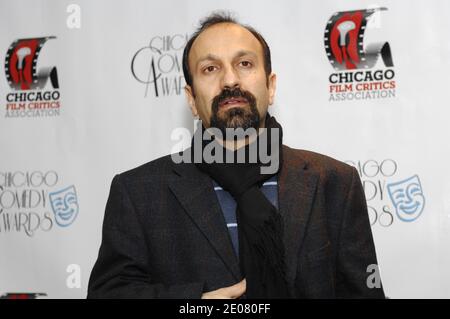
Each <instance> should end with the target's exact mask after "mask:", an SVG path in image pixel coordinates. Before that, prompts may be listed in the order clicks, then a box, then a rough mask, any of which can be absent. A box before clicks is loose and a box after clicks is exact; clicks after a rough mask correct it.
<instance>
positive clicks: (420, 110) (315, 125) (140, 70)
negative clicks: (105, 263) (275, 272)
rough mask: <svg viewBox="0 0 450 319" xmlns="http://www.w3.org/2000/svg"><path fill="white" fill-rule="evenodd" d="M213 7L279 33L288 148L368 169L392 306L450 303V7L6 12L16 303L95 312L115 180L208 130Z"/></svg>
mask: <svg viewBox="0 0 450 319" xmlns="http://www.w3.org/2000/svg"><path fill="white" fill-rule="evenodd" d="M214 10H228V11H231V12H233V13H234V14H235V16H236V17H237V18H238V19H239V21H241V22H243V23H245V24H249V25H252V26H253V27H255V28H256V29H257V30H258V31H260V32H261V33H262V34H263V36H265V38H266V40H267V42H268V44H269V46H270V48H271V51H272V61H273V62H272V63H273V70H274V72H275V73H276V74H277V76H278V82H277V94H276V100H275V103H274V105H273V106H271V108H270V109H269V111H270V112H271V113H272V114H274V115H275V116H276V117H277V119H278V120H279V122H280V123H281V124H282V125H283V127H284V133H285V143H286V144H287V145H289V146H291V147H295V148H301V149H307V150H312V151H315V152H319V153H323V154H327V155H329V156H332V157H334V158H337V159H339V160H341V161H343V162H346V163H349V164H350V165H353V166H355V167H356V168H357V170H358V172H359V174H360V177H361V180H362V182H363V185H364V189H365V194H366V199H367V203H368V207H369V217H370V220H371V223H372V231H373V234H374V239H375V244H376V250H377V254H378V259H379V265H380V272H381V277H382V281H383V284H384V288H385V292H386V295H387V296H388V297H390V298H450V272H449V269H450V170H449V165H450V164H449V163H450V161H449V160H450V143H449V142H448V140H449V138H450V129H449V126H450V125H449V120H450V109H449V105H450V104H449V96H448V93H449V92H450V40H449V39H450V20H449V19H448V13H449V12H450V2H448V1H446V0H440V1H439V0H434V1H423V0H420V1H419V0H417V1H407V0H403V1H400V0H395V1H394V0H391V1H388V0H385V1H378V2H374V1H364V0H358V1H356V0H355V1H350V0H348V1H336V0H327V1H324V0H322V1H312V0H301V1H298V0H292V1H288V0H285V1H242V0H239V1H235V0H220V1H219V0H218V1H208V0H189V1H175V0H166V1H156V0H155V1H153V0H133V1H125V0H115V1H107V0H94V1H92V0H89V1H88V0H84V1H82V0H79V1H61V0H40V1H31V0H29V1H23V0H14V1H12V0H9V1H8V0H2V1H1V2H0V25H1V28H0V35H1V36H0V61H2V63H1V68H0V133H1V134H0V154H1V156H0V296H2V297H3V298H8V297H9V298H19V297H20V298H34V297H40V298H85V296H86V291H87V284H88V279H89V275H90V272H91V269H92V266H93V264H94V262H95V260H96V258H97V253H98V248H99V245H100V241H101V226H102V221H103V214H104V209H105V204H106V200H107V196H108V193H109V187H110V183H111V180H112V178H113V176H114V175H115V174H116V173H119V172H123V171H125V170H128V169H130V168H133V167H136V166H139V165H141V164H143V163H145V162H148V161H150V160H153V159H156V158H158V157H160V156H163V155H166V154H169V153H170V152H171V150H172V147H173V146H174V145H175V144H176V143H177V142H178V141H174V140H172V139H171V133H172V132H173V131H174V130H175V129H176V128H179V127H185V128H188V129H189V130H191V131H192V130H193V129H194V121H193V118H192V116H191V113H190V111H189V108H188V105H187V102H186V98H185V96H184V90H183V87H184V85H185V81H184V78H183V74H182V66H181V61H182V52H183V48H184V46H185V44H186V41H187V39H188V37H189V36H190V35H191V34H192V33H193V32H194V30H195V29H196V27H197V26H198V22H199V20H200V19H201V18H202V17H204V16H206V15H207V14H209V13H211V12H212V11H214ZM370 271H371V270H370V269H368V275H370Z"/></svg>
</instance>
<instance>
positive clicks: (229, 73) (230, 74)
mask: <svg viewBox="0 0 450 319" xmlns="http://www.w3.org/2000/svg"><path fill="white" fill-rule="evenodd" d="M239 84H240V79H239V74H238V73H237V72H236V70H235V69H234V68H233V67H231V66H227V67H225V68H224V72H223V77H222V87H229V88H233V87H236V86H239Z"/></svg>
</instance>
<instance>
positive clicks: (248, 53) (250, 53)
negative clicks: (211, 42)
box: [197, 50, 256, 66]
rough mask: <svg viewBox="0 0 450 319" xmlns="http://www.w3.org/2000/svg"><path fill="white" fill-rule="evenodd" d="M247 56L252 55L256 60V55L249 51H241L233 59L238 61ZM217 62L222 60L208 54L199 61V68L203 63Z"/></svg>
mask: <svg viewBox="0 0 450 319" xmlns="http://www.w3.org/2000/svg"><path fill="white" fill-rule="evenodd" d="M245 55H251V56H253V57H255V58H256V54H255V53H254V52H252V51H247V50H240V51H238V52H237V53H236V54H235V55H234V57H233V59H237V58H240V57H243V56H245ZM216 60H220V58H219V57H218V56H217V55H214V54H207V55H205V56H204V57H202V58H200V59H199V60H198V61H197V66H198V65H199V64H200V63H201V62H203V61H216Z"/></svg>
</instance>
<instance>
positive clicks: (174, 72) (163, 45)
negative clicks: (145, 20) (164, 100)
mask: <svg viewBox="0 0 450 319" xmlns="http://www.w3.org/2000/svg"><path fill="white" fill-rule="evenodd" d="M187 41H188V35H187V34H174V35H165V36H155V37H153V38H151V39H150V41H149V43H148V45H145V46H144V47H142V48H140V49H139V50H137V51H136V53H135V54H134V55H133V59H132V60H131V74H132V75H133V77H134V78H135V79H136V81H138V82H139V83H141V84H142V85H143V86H144V88H145V93H144V97H147V96H148V94H149V92H151V93H152V95H153V96H154V97H162V96H177V95H180V94H181V92H182V90H181V89H182V88H183V87H184V84H185V82H184V76H183V67H182V61H183V50H184V46H185V45H186V42H187Z"/></svg>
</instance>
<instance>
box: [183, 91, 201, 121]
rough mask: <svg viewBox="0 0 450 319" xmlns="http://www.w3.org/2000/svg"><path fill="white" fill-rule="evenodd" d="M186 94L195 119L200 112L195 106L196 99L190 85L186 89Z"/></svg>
mask: <svg viewBox="0 0 450 319" xmlns="http://www.w3.org/2000/svg"><path fill="white" fill-rule="evenodd" d="M184 93H185V94H186V98H187V101H188V103H189V108H190V109H191V112H192V115H193V116H194V117H197V116H198V110H197V107H196V106H195V98H194V93H193V91H192V87H191V86H190V85H187V84H186V86H185V87H184Z"/></svg>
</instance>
